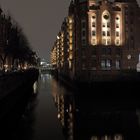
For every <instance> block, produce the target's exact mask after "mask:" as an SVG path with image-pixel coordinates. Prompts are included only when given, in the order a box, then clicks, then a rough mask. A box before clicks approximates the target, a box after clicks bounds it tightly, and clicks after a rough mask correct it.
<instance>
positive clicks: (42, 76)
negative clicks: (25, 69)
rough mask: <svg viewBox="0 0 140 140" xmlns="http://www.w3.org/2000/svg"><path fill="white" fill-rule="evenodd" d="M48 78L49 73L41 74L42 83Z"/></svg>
mask: <svg viewBox="0 0 140 140" xmlns="http://www.w3.org/2000/svg"><path fill="white" fill-rule="evenodd" d="M48 79H51V75H50V74H41V80H42V82H43V83H45V82H46V81H47V80H48Z"/></svg>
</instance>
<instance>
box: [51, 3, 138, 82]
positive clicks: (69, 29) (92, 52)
mask: <svg viewBox="0 0 140 140" xmlns="http://www.w3.org/2000/svg"><path fill="white" fill-rule="evenodd" d="M139 25H140V8H139V6H138V3H137V1H136V0H115V1H114V2H111V1H109V0H100V1H98V2H97V1H96V0H75V1H71V3H70V6H69V12H68V16H67V17H66V18H65V20H64V22H63V23H62V27H61V30H60V32H59V34H58V35H57V39H56V41H55V43H54V46H53V48H52V51H51V60H52V65H53V66H54V68H55V69H56V70H57V71H58V73H59V74H61V75H63V76H66V77H69V78H71V79H72V80H78V81H88V82H89V81H94V80H100V79H102V78H103V77H104V78H105V79H106V77H107V78H108V79H109V78H111V79H112V78H113V77H114V76H117V75H118V74H120V72H121V71H122V70H134V71H136V69H137V67H139V64H138V63H139V59H140V39H139V34H140V28H139Z"/></svg>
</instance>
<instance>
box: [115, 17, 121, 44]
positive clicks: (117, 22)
mask: <svg viewBox="0 0 140 140" xmlns="http://www.w3.org/2000/svg"><path fill="white" fill-rule="evenodd" d="M120 22H121V21H120V16H119V15H117V16H116V18H115V45H117V46H120V45H121V29H120V28H121V24H120Z"/></svg>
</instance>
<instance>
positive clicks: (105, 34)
mask: <svg viewBox="0 0 140 140" xmlns="http://www.w3.org/2000/svg"><path fill="white" fill-rule="evenodd" d="M102 44H103V45H111V17H110V13H109V12H108V11H104V12H103V14H102Z"/></svg>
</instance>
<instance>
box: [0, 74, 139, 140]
mask: <svg viewBox="0 0 140 140" xmlns="http://www.w3.org/2000/svg"><path fill="white" fill-rule="evenodd" d="M33 89H34V91H33V96H32V97H31V99H30V100H29V101H28V103H27V104H26V106H25V108H24V109H23V111H22V113H20V115H19V116H18V117H15V118H16V119H14V120H12V121H11V122H10V121H9V122H8V123H7V124H5V126H6V127H5V128H4V131H3V132H2V131H1V133H0V134H1V135H2V134H3V136H4V138H2V139H3V140H4V139H14V140H138V139H139V138H140V137H139V134H140V111H139V108H137V107H133V108H132V107H130V108H129V107H127V108H123V109H120V108H117V109H116V106H114V104H113V107H109V105H110V106H111V105H112V104H109V103H108V102H107V101H105V102H103V100H100V101H97V100H96V99H94V97H93V96H88V93H85V94H84V95H83V93H80V94H81V95H80V94H76V93H77V92H81V91H74V90H72V89H71V88H69V87H67V86H66V85H63V84H62V83H60V82H59V81H57V80H56V79H55V78H53V77H52V76H51V75H50V74H41V75H40V76H39V79H38V81H37V82H36V83H35V84H34V86H33ZM30 92H31V91H30ZM84 92H85V91H84ZM115 105H116V104H115ZM130 106H131V105H130ZM17 114H18V113H17ZM11 116H12V115H11Z"/></svg>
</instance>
